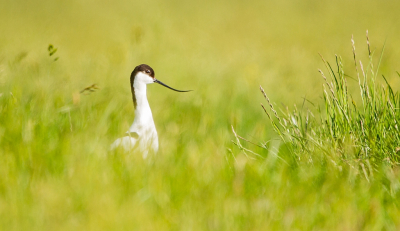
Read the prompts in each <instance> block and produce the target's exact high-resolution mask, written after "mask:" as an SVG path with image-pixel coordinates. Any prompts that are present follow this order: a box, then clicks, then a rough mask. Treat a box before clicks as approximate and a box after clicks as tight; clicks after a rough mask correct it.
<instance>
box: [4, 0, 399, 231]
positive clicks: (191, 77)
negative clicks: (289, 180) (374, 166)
mask: <svg viewBox="0 0 400 231" xmlns="http://www.w3.org/2000/svg"><path fill="white" fill-rule="evenodd" d="M0 6H1V7H0V94H2V95H1V100H2V104H3V106H2V107H1V110H0V113H2V115H1V117H0V146H1V147H0V153H2V155H3V157H2V158H3V161H2V162H3V164H2V165H3V166H2V167H1V169H2V170H0V172H2V174H3V175H4V176H6V177H4V178H3V179H1V180H0V192H1V195H2V196H1V199H0V214H2V217H3V218H4V219H3V221H2V225H3V227H5V228H6V229H7V230H11V229H12V228H15V229H22V230H23V229H24V228H27V227H34V228H35V229H37V230H44V229H46V228H48V229H53V228H54V227H57V225H58V224H62V226H63V227H65V229H69V228H74V227H75V228H76V227H80V228H85V229H92V230H100V229H102V228H105V227H112V225H113V224H114V221H116V220H119V221H120V222H119V225H120V226H121V229H129V227H136V228H137V227H144V228H143V229H145V230H152V229H155V228H157V227H158V228H165V227H167V229H169V228H171V229H184V230H188V229H185V228H184V227H186V228H187V227H192V228H193V227H195V224H204V226H199V227H202V228H200V229H202V230H204V229H216V230H222V229H230V230H235V229H236V228H237V229H238V230H239V229H255V230H259V228H260V227H262V226H258V225H262V224H263V223H262V222H259V220H257V217H258V216H260V217H265V216H263V212H265V211H264V210H260V211H261V212H260V213H251V212H249V210H246V209H244V210H242V209H241V208H244V207H245V208H247V207H246V206H245V205H243V204H240V203H239V202H238V201H241V200H242V199H243V201H244V202H246V201H247V200H248V199H249V198H252V197H253V196H255V195H256V194H257V195H258V194H259V193H260V192H264V193H265V191H262V190H261V189H260V190H261V191H257V190H256V191H254V192H253V191H250V194H246V195H245V196H244V197H243V198H241V197H240V195H242V194H241V193H245V192H246V190H244V191H243V192H242V191H240V190H239V191H237V190H236V187H238V188H240V187H242V186H243V185H242V184H244V183H243V182H242V181H245V179H244V178H243V179H242V178H240V177H239V178H236V177H235V176H236V175H230V174H229V173H230V171H231V170H230V169H236V168H239V170H237V169H236V170H237V171H239V172H240V171H241V169H243V168H242V167H240V166H241V165H240V164H239V165H230V164H227V162H226V160H225V159H226V155H228V154H229V155H230V154H232V155H234V156H236V155H239V154H238V153H239V150H237V149H236V148H235V146H234V145H233V144H232V143H231V140H232V139H233V138H234V136H233V134H232V132H231V128H230V127H231V125H233V126H234V128H235V129H236V131H237V132H238V134H239V135H241V136H244V137H247V138H248V139H250V140H252V141H253V142H256V143H258V142H265V141H267V140H269V139H274V138H275V136H276V135H275V134H274V133H273V131H272V129H271V128H270V125H269V121H268V120H267V118H266V116H265V114H264V112H263V110H262V108H261V107H260V102H263V103H264V104H265V103H266V102H265V101H264V98H263V96H262V94H261V93H260V92H259V86H260V85H261V86H263V88H264V89H265V91H266V93H267V95H268V96H269V97H270V99H271V100H272V102H274V103H275V104H276V105H277V107H283V106H285V105H287V106H288V107H289V109H290V108H293V105H294V104H297V105H303V102H304V99H307V100H309V101H311V102H313V103H314V104H315V105H318V104H319V102H320V99H321V96H322V92H323V88H322V84H323V79H322V78H321V76H320V74H319V73H318V69H319V68H320V69H322V70H323V71H326V69H325V68H324V64H323V62H322V61H321V58H320V55H319V54H318V53H320V54H321V55H322V56H324V58H325V59H326V60H328V61H329V62H331V63H334V60H335V54H337V55H340V56H342V58H343V63H344V66H345V69H347V70H349V71H348V73H347V74H348V75H349V76H350V77H352V78H353V79H352V78H349V84H350V85H352V84H353V85H354V87H355V88H354V89H355V90H357V88H356V87H357V85H356V83H357V81H356V80H355V79H354V78H355V77H356V74H355V71H354V61H353V52H352V46H351V36H352V35H354V40H355V45H356V52H357V55H358V57H359V58H360V59H362V60H363V61H365V62H368V50H367V45H366V30H368V31H369V39H370V42H371V49H372V50H373V51H374V57H375V58H376V60H379V56H380V54H381V51H382V48H383V46H384V45H385V51H384V55H383V57H382V63H381V66H380V67H381V68H380V73H381V74H383V75H385V76H386V77H387V78H388V80H389V82H390V83H391V85H392V86H398V85H399V78H398V76H397V74H396V71H399V69H398V66H399V60H400V47H399V46H398V44H400V16H399V14H398V9H400V2H399V1H395V0H385V1H373V0H363V1H361V0H356V1H345V0H338V1H316V0H283V1H260V0H248V1H236V0H234V1H226V0H213V1H211V0H205V1H181V0H172V1H157V0H144V1H128V0H118V1H93V0H86V1H81V0H71V1H46V0H41V1H39V0H36V1H20V0H12V1H11V0H0ZM50 44H51V45H52V46H54V48H55V49H57V51H56V52H54V54H52V55H51V56H50V55H49V53H50V52H51V51H54V50H51V51H49V50H48V48H49V45H50ZM142 63H145V64H148V65H150V66H151V67H153V69H154V70H155V73H156V77H157V78H158V79H160V80H161V81H163V82H164V83H166V84H168V85H170V86H171V87H174V88H177V89H183V90H185V89H192V90H194V91H193V92H190V93H185V94H183V93H182V94H180V93H176V92H173V91H170V90H168V89H166V88H163V87H161V86H158V85H149V86H148V98H149V101H150V105H151V108H152V111H153V116H154V118H155V123H156V127H157V129H158V133H159V140H160V149H161V151H160V154H159V157H158V158H159V160H158V162H157V161H155V162H152V164H149V165H146V164H143V166H141V167H140V168H139V167H138V166H137V165H134V164H132V162H135V161H139V162H143V160H141V159H137V158H135V157H129V158H134V159H133V160H132V159H129V158H128V157H123V156H119V157H118V158H121V159H118V160H115V159H113V160H109V159H108V158H111V157H109V156H108V154H107V153H108V152H107V149H108V147H109V144H110V143H111V142H112V141H113V140H114V139H115V138H117V137H119V136H121V135H122V134H123V133H124V132H125V131H126V130H127V129H128V127H129V125H130V123H131V122H132V121H133V118H134V109H133V104H132V102H131V92H130V86H129V76H130V73H131V71H132V70H133V69H134V67H135V66H136V65H138V64H142ZM365 65H366V64H365ZM379 81H381V80H379ZM92 84H96V85H97V86H98V88H99V89H96V90H95V91H94V92H91V93H89V92H88V93H85V94H82V93H80V91H81V90H82V89H84V88H85V87H88V86H91V85H92ZM355 94H359V93H355ZM303 106H304V107H305V108H307V109H308V108H309V109H310V110H316V108H315V107H314V106H313V105H312V104H310V103H305V104H304V105H303ZM257 151H260V152H265V153H267V151H265V150H264V151H263V150H257ZM227 153H228V154H227ZM236 157H237V156H236ZM240 157H241V156H240V155H239V159H240ZM113 158H114V157H113ZM115 158H117V157H115ZM127 158H128V159H127ZM239 162H240V161H239ZM245 162H246V161H245ZM146 163H147V162H146ZM133 166H134V167H133ZM262 166H264V165H262ZM260 169H265V166H264V167H260ZM260 171H261V170H260ZM276 174H278V175H276V177H277V178H276V179H278V178H279V177H282V175H280V174H281V173H276ZM238 176H241V175H240V174H239V175H238ZM270 176H271V178H268V179H273V177H272V173H271V175H270ZM121 179H122V180H121ZM240 179H242V181H241V180H240ZM266 179H267V178H266ZM274 179H275V178H274ZM279 179H280V178H279ZM266 181H268V180H265V181H264V182H266ZM133 182H135V183H133ZM137 182H139V183H137ZM165 182H168V183H165ZM238 182H239V183H238ZM240 182H242V183H240ZM260 182H263V180H261V181H260ZM306 183H307V182H306ZM306 183H305V184H304V185H303V186H304V187H303V186H301V187H303V188H301V187H300V186H299V187H300V188H301V189H304V190H305V191H304V192H307V191H306V190H307V188H308V187H307V184H306ZM132 185H134V186H132ZM243 187H247V186H246V184H245V186H243ZM248 187H256V188H257V187H266V185H263V183H259V186H254V185H250V186H248ZM343 188H345V186H343ZM292 189H293V188H292ZM301 189H299V188H297V189H294V190H298V191H301ZM121 190H122V191H121ZM235 190H236V191H235ZM252 192H253V193H254V194H252ZM230 193H232V195H234V197H232V198H230V199H229V201H227V200H226V198H229V195H231V194H230ZM281 193H282V192H281V191H274V192H273V193H272V194H271V195H273V196H272V197H277V198H279V195H281ZM305 194H307V193H305ZM132 195H134V196H132ZM238 195H239V196H238ZM249 195H250V196H249ZM311 195H312V194H311ZM340 195H342V194H340ZM340 195H338V197H340ZM343 195H346V193H345V192H343ZM354 197H356V195H354ZM138 198H139V199H138ZM143 198H145V199H143ZM148 198H153V199H154V200H153V201H152V202H151V203H154V204H152V205H154V206H153V207H149V206H148V204H146V203H150V202H148V201H151V199H148ZM174 198H175V199H174ZM346 198H347V199H348V201H347V202H343V203H342V202H340V203H339V204H338V207H337V208H338V210H339V208H342V207H346V206H347V207H351V205H354V204H352V202H351V201H352V199H354V198H352V197H351V196H348V197H346ZM275 199H276V198H275ZM281 199H282V200H287V197H286V198H281ZM303 199H304V198H293V200H294V201H297V202H298V204H299V205H302V204H301V203H302V201H304V200H303ZM276 200H278V199H276ZM122 201H123V202H122ZM140 201H141V202H140ZM143 201H147V202H146V203H145V204H143V203H144V202H143ZM139 202H140V203H139ZM220 202H221V203H222V204H220ZM236 202H238V204H237V203H236ZM346 203H348V204H346ZM121 204H126V205H124V206H122V207H121ZM155 205H157V206H158V207H157V206H155ZM230 206H232V209H231V207H230ZM243 206H244V207H243ZM281 206H283V207H282V210H281V212H279V213H278V215H277V214H275V215H276V216H278V217H282V216H284V215H282V214H285V213H284V212H282V211H285V209H287V207H286V206H289V205H288V204H286V203H283V205H282V204H281ZM300 207H301V206H300ZM300 207H299V208H298V209H299V210H296V208H295V209H293V210H291V214H292V215H290V214H289V215H290V216H293V214H296V213H297V212H299V213H301V211H304V210H301V208H300ZM131 208H141V213H142V215H141V216H136V217H137V218H136V219H133V220H131V217H130V215H132V214H135V215H137V211H136V210H134V211H132V210H131ZM325 209H326V208H325ZM357 209H359V207H358V206H357V205H354V208H353V209H350V210H348V211H347V212H348V214H352V213H353V212H354V211H356V210H357ZM230 211H233V213H235V211H236V212H237V214H239V215H237V214H236V213H235V214H236V215H237V216H238V217H242V218H243V219H244V220H246V219H252V218H250V217H253V218H254V219H255V220H254V222H253V223H252V222H250V223H251V224H253V226H246V224H248V223H247V222H245V221H244V220H240V219H236V218H238V217H235V216H236V215H232V216H229V215H227V214H229V212H230ZM240 211H245V212H243V213H241V212H240ZM246 211H247V212H246ZM257 211H258V210H257ZM268 211H269V212H270V216H267V217H268V218H266V222H267V223H268V224H270V225H271V224H275V225H276V226H272V227H278V228H279V227H280V228H282V227H283V226H280V225H283V224H282V223H279V222H278V220H279V219H275V217H276V216H275V215H274V212H272V211H273V210H268V209H267V212H268ZM210 214H214V215H215V217H216V218H215V220H213V219H211V218H209V216H210ZM271 214H272V215H271ZM326 214H328V212H326ZM343 214H344V215H342V216H343V217H345V216H346V214H347V213H346V212H344V213H343ZM6 215H7V216H6ZM159 216H161V218H160V217H159ZM260 217H258V218H260ZM295 217H296V216H295ZM343 217H342V218H343ZM313 218H314V217H312V218H310V219H311V220H312V219H313ZM182 219H186V222H183V223H181V222H180V221H181V220H182ZM318 219H320V220H318V221H320V222H322V223H321V224H323V225H321V226H320V227H325V228H326V227H329V224H328V223H326V222H325V221H326V220H324V219H322V220H321V218H320V217H319V218H318ZM337 219H338V220H340V216H338V218H337ZM222 220H225V221H226V223H224V222H217V221H222ZM292 220H293V219H292ZM18 221H21V222H18ZM100 221H103V223H101V222H100ZM98 222H100V223H98ZM236 222H240V225H238V224H237V223H236ZM257 222H259V223H257ZM274 222H276V223H274ZM299 222H300V223H298V225H297V226H296V227H297V228H306V227H308V226H302V225H301V224H302V223H301V221H299ZM324 222H325V223H324ZM229 224H231V225H232V226H230V225H229ZM285 224H286V223H285ZM290 224H292V223H290ZM290 224H289V226H287V227H286V226H285V227H286V228H290V227H294V226H291V225H290ZM299 224H300V225H299ZM307 224H315V223H313V222H309V223H307ZM345 224H348V223H345ZM349 224H351V222H350V223H349ZM333 227H336V228H338V227H337V226H333ZM345 227H348V228H349V227H350V228H351V227H353V226H351V225H349V226H345ZM341 228H343V227H341ZM339 229H340V227H339ZM25 230H26V229H25Z"/></svg>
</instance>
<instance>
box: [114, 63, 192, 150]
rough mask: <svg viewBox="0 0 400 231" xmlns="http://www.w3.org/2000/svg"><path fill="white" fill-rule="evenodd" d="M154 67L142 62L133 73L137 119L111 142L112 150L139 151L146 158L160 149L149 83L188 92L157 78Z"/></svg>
mask: <svg viewBox="0 0 400 231" xmlns="http://www.w3.org/2000/svg"><path fill="white" fill-rule="evenodd" d="M154 76H155V73H154V71H153V69H152V68H151V67H150V66H148V65H146V64H141V65H139V66H137V67H136V68H135V69H134V70H133V72H132V74H131V79H130V82H131V91H132V100H133V105H134V106H135V119H134V121H133V123H132V125H131V127H130V128H129V130H128V131H127V132H126V136H124V137H121V138H119V139H117V140H115V141H114V143H113V144H111V150H114V149H117V148H122V149H123V150H124V151H126V152H130V151H134V152H136V151H138V152H140V153H142V156H143V158H146V157H147V156H148V154H149V153H150V152H152V153H154V154H155V153H157V151H158V136H157V130H156V126H155V124H154V120H153V115H152V113H151V109H150V105H149V102H148V101H147V95H146V91H147V87H146V85H147V84H151V83H158V84H161V85H163V86H165V87H167V88H170V89H172V90H174V91H178V92H187V91H180V90H176V89H173V88H171V87H169V86H167V85H165V84H164V83H162V82H160V81H159V80H157V79H156V78H155V77H154Z"/></svg>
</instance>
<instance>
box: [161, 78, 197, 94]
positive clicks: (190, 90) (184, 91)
mask: <svg viewBox="0 0 400 231" xmlns="http://www.w3.org/2000/svg"><path fill="white" fill-rule="evenodd" d="M154 82H155V83H158V84H161V85H163V86H164V87H166V88H169V89H171V90H173V91H177V92H189V91H192V90H188V91H181V90H176V89H174V88H172V87H170V86H168V85H166V84H164V83H163V82H161V81H159V80H157V79H154Z"/></svg>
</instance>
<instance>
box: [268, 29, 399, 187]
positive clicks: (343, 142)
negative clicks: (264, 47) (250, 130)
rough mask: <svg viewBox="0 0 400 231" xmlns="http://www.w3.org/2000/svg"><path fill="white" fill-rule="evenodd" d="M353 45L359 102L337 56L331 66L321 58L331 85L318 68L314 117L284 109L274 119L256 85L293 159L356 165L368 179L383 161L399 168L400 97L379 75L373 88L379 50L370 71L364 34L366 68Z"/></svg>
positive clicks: (273, 123)
mask: <svg viewBox="0 0 400 231" xmlns="http://www.w3.org/2000/svg"><path fill="white" fill-rule="evenodd" d="M352 45H353V55H354V63H355V71H356V75H357V76H356V80H357V82H358V86H359V89H360V96H361V97H360V98H359V99H357V97H356V96H354V97H353V96H352V95H351V94H350V93H349V90H348V83H347V79H348V78H352V77H351V76H350V75H348V74H346V72H345V70H344V66H343V63H342V58H341V57H340V56H336V62H335V65H331V64H330V63H329V62H327V61H326V60H325V59H324V58H323V57H322V56H321V57H322V60H323V62H324V64H325V66H326V68H327V69H328V72H329V75H330V77H331V79H332V81H329V80H328V79H327V77H326V76H325V74H324V73H323V72H322V71H321V70H319V72H320V73H321V75H322V77H323V78H324V80H325V84H324V94H323V105H324V106H323V107H322V108H323V109H321V107H319V108H318V114H319V116H316V115H315V114H313V113H312V112H311V111H310V110H308V111H307V112H303V111H302V110H298V109H297V107H295V109H294V110H293V112H290V111H289V110H288V109H286V112H282V114H281V115H279V114H278V113H277V112H276V110H275V109H274V106H273V105H272V104H271V103H270V100H269V99H268V97H267V95H266V94H265V92H264V90H263V89H262V87H260V88H261V92H262V93H263V94H264V97H265V98H266V99H267V101H268V103H269V105H270V109H271V110H272V112H273V114H274V116H275V117H276V119H277V121H276V120H275V119H273V118H272V117H271V116H270V114H269V113H268V112H267V110H266V109H265V107H264V106H262V107H263V108H264V110H265V112H266V113H267V115H268V117H269V118H270V120H271V122H272V125H273V127H274V130H275V131H276V132H277V133H278V134H279V136H280V137H281V138H282V140H283V141H284V143H285V144H286V145H287V146H288V147H289V149H290V150H291V153H292V154H294V155H293V156H294V157H295V158H296V159H297V160H301V159H303V160H307V161H310V162H314V161H316V160H318V158H320V157H321V155H318V154H323V155H322V157H323V159H325V160H326V158H327V160H330V161H332V162H333V163H335V164H341V163H348V164H349V165H351V166H353V167H355V166H357V167H359V168H360V169H361V170H362V172H363V173H364V175H365V177H366V178H367V179H368V176H369V175H370V174H372V171H373V169H376V168H378V166H380V165H381V164H383V163H384V164H389V165H391V166H394V165H398V164H399V160H400V155H399V154H398V152H399V151H400V136H399V134H400V133H399V124H398V121H399V119H400V111H399V108H400V94H399V93H398V92H395V91H394V90H393V89H392V87H391V86H390V84H389V83H388V81H387V80H386V78H385V77H384V76H383V75H382V77H383V80H384V82H385V84H383V85H379V84H378V81H377V77H378V69H379V64H380V61H381V58H382V54H383V49H382V54H381V57H380V59H379V62H378V64H377V66H376V69H374V68H375V67H374V65H373V52H371V49H370V44H369V40H368V33H367V45H368V58H369V63H368V66H367V67H366V68H364V66H363V64H362V62H361V61H359V60H358V59H357V56H356V52H355V46H354V40H353V39H352ZM397 74H398V73H397ZM356 101H357V102H358V103H356Z"/></svg>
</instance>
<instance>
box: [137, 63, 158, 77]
mask: <svg viewBox="0 0 400 231" xmlns="http://www.w3.org/2000/svg"><path fill="white" fill-rule="evenodd" d="M138 72H143V73H145V74H147V75H149V76H151V77H152V78H154V76H155V73H154V70H153V68H151V67H150V66H149V65H147V64H140V65H139V66H136V67H135V69H134V70H133V71H132V74H131V79H132V78H134V77H135V76H136V74H137V73H138Z"/></svg>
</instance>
